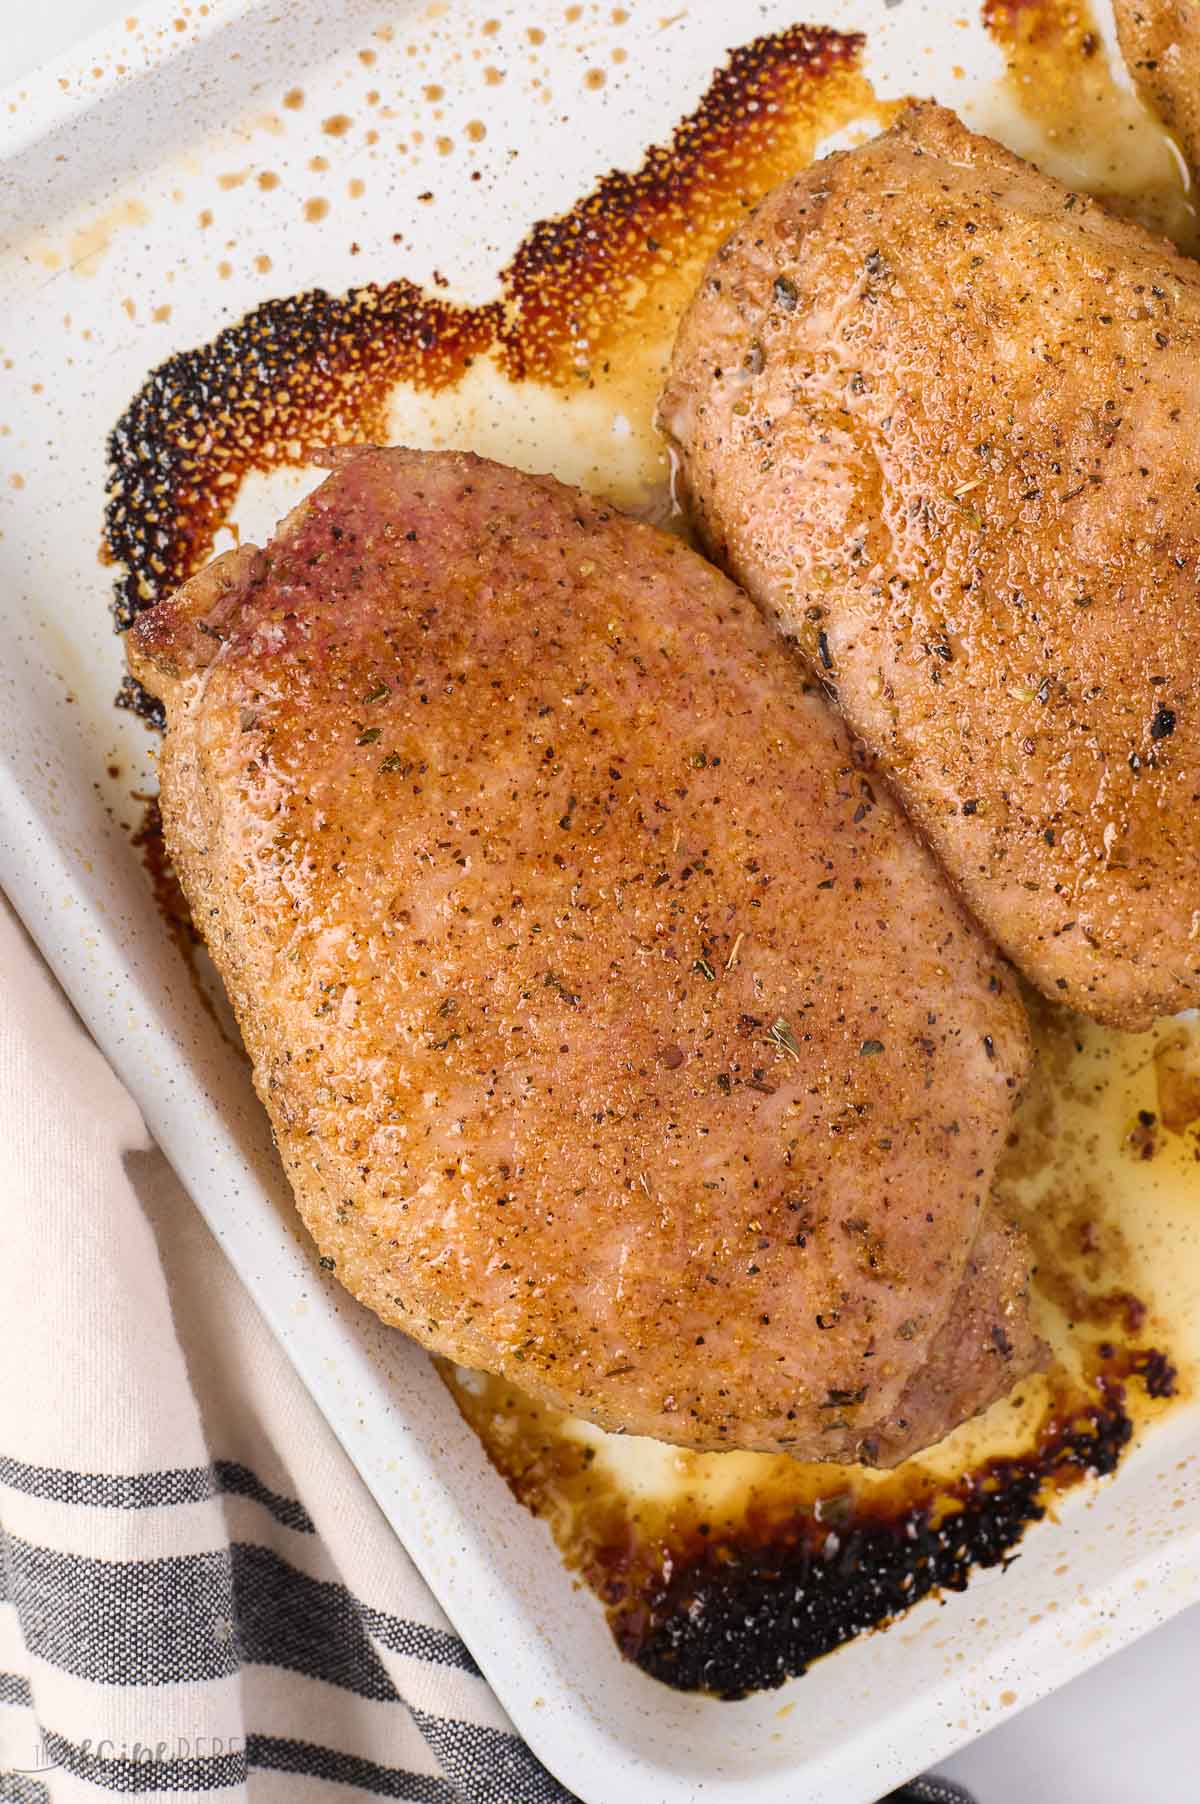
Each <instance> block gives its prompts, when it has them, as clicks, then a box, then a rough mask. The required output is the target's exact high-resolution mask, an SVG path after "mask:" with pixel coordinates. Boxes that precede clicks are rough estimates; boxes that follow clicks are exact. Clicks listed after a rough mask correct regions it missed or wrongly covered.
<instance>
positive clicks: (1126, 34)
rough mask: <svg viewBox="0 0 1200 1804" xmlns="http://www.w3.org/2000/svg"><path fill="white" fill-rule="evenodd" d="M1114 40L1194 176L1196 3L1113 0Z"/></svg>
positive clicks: (1198, 102)
mask: <svg viewBox="0 0 1200 1804" xmlns="http://www.w3.org/2000/svg"><path fill="white" fill-rule="evenodd" d="M1113 16H1114V18H1115V20H1116V25H1117V38H1118V41H1119V43H1120V45H1121V50H1122V53H1123V54H1124V57H1125V61H1126V62H1127V63H1128V64H1129V69H1130V73H1131V74H1132V76H1133V79H1134V81H1135V82H1136V83H1137V85H1138V88H1139V89H1140V91H1141V93H1142V96H1143V98H1144V99H1145V100H1146V101H1147V102H1148V104H1149V105H1150V106H1151V107H1153V109H1154V111H1155V112H1156V113H1157V114H1158V116H1159V118H1160V119H1161V120H1162V122H1163V124H1164V125H1165V126H1166V127H1167V130H1168V131H1170V132H1171V133H1172V134H1173V135H1174V137H1175V139H1176V141H1177V142H1178V145H1179V148H1180V150H1181V151H1182V152H1183V155H1184V156H1185V157H1186V159H1187V161H1188V163H1189V165H1190V166H1191V169H1192V172H1193V174H1195V172H1196V171H1197V170H1200V0H1113Z"/></svg>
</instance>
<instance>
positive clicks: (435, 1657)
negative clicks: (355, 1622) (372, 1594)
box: [357, 1603, 480, 1678]
mask: <svg viewBox="0 0 1200 1804" xmlns="http://www.w3.org/2000/svg"><path fill="white" fill-rule="evenodd" d="M357 1608H358V1615H359V1620H360V1621H361V1622H362V1625H363V1627H364V1628H365V1629H366V1631H367V1634H368V1635H370V1636H371V1637H372V1639H373V1640H375V1641H378V1642H381V1643H382V1645H383V1646H384V1647H386V1648H387V1650H388V1652H389V1653H393V1654H407V1655H409V1656H410V1658H412V1659H414V1660H430V1661H434V1662H436V1664H437V1665H439V1666H456V1667H458V1669H459V1671H460V1672H468V1673H472V1674H473V1675H474V1676H475V1677H476V1678H478V1677H480V1672H479V1668H478V1667H477V1666H476V1664H475V1662H474V1660H472V1658H471V1656H470V1654H469V1653H468V1652H467V1650H466V1648H465V1647H464V1645H463V1643H462V1642H461V1641H460V1640H459V1638H458V1636H457V1635H452V1634H450V1633H449V1631H448V1630H446V1629H435V1628H432V1627H431V1626H430V1625H429V1624H428V1623H427V1622H406V1621H405V1619H404V1617H402V1616H388V1615H387V1614H386V1613H385V1612H384V1611H383V1610H373V1609H372V1608H371V1606H370V1605H369V1604H364V1603H359V1604H358V1606H357Z"/></svg>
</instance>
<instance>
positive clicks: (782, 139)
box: [106, 25, 892, 725]
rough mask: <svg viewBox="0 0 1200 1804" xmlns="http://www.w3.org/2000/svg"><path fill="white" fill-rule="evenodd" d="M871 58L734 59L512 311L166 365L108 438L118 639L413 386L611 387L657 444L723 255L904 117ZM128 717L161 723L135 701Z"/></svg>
mask: <svg viewBox="0 0 1200 1804" xmlns="http://www.w3.org/2000/svg"><path fill="white" fill-rule="evenodd" d="M862 49H863V39H862V38H861V36H859V35H857V34H850V35H847V34H843V33H841V32H837V31H832V30H828V29H825V28H821V27H813V26H806V25H796V26H792V27H790V28H789V29H788V30H786V31H783V32H779V33H778V34H776V35H774V36H770V37H763V38H758V39H756V40H755V41H754V42H753V43H751V44H748V45H746V46H745V47H744V48H742V49H740V50H736V51H734V52H733V53H732V55H731V57H730V59H729V61H728V63H727V64H726V65H725V67H723V68H722V69H720V70H719V71H718V72H717V73H716V74H715V76H714V78H713V80H712V83H711V85H710V87H709V89H708V92H707V93H706V94H705V96H704V98H703V99H702V101H701V102H700V105H699V106H698V108H697V109H696V111H695V112H694V113H693V114H691V115H690V116H689V117H688V118H687V119H685V120H684V121H683V123H682V124H681V125H679V126H678V127H677V129H676V131H675V133H674V134H673V136H672V138H671V141H670V143H669V144H668V145H665V146H656V147H654V148H652V149H651V150H649V151H648V152H647V153H646V155H645V157H644V158H643V160H642V163H641V164H640V166H639V167H638V168H637V169H636V170H635V171H634V172H633V173H632V174H624V173H619V172H614V173H613V174H611V175H608V176H606V177H605V178H604V179H603V180H602V181H601V182H600V183H599V184H598V185H597V187H596V188H595V189H594V190H593V191H592V192H591V193H590V194H588V195H586V196H585V197H584V198H583V199H582V200H581V201H580V202H579V203H578V204H577V205H576V206H575V207H574V208H573V209H572V210H571V212H570V213H568V214H565V215H564V216H563V217H562V218H559V219H554V220H549V221H544V222H542V223H540V224H537V225H535V226H534V227H533V228H532V229H531V231H530V232H529V233H528V235H527V237H526V239H525V241H524V243H523V244H522V245H521V246H520V247H519V249H518V250H517V252H516V255H515V256H514V257H513V259H512V262H511V263H510V264H509V265H508V267H507V268H506V269H505V270H503V271H502V272H501V275H500V279H499V295H498V298H497V299H496V300H495V301H493V302H490V303H488V304H486V305H484V306H479V307H461V306H456V305H454V304H453V303H452V302H449V301H446V300H443V299H440V298H437V297H434V296H431V295H429V294H426V293H424V292H423V291H422V290H420V289H418V288H416V287H415V286H414V285H413V284H412V283H411V282H408V281H406V280H404V279H403V278H399V279H397V280H395V281H392V282H388V283H386V284H383V285H380V286H376V285H374V284H372V285H368V286H366V287H363V288H359V289H355V290H352V291H351V292H350V293H349V294H346V295H340V296H334V295H330V294H327V293H326V292H325V291H324V290H322V289H311V290H309V291H308V292H306V293H304V294H298V295H293V296H290V297H288V298H287V299H283V300H274V301H267V302H265V303H264V304H263V305H262V306H260V307H256V308H255V309H254V311H253V312H252V313H250V314H248V315H247V316H246V318H245V319H243V320H241V321H240V322H239V323H238V324H236V325H234V326H230V327H229V328H228V329H227V330H226V331H224V332H222V333H220V334H219V335H218V337H217V338H215V339H214V340H213V341H212V342H211V343H210V344H207V345H204V346H202V347H200V348H199V349H197V350H193V351H185V352H181V353H179V354H178V355H176V356H174V357H171V358H169V359H168V361H167V362H166V363H164V364H162V365H160V367H159V368H158V369H156V370H155V371H154V372H153V373H152V375H151V376H150V378H149V380H148V381H147V382H146V383H145V385H144V386H143V388H142V389H141V390H140V391H139V393H138V394H137V395H136V396H135V397H134V399H133V401H132V402H131V404H130V406H129V407H128V408H127V409H126V411H125V413H124V414H123V415H122V417H121V419H120V420H119V421H118V422H117V425H116V426H115V427H114V429H113V432H112V434H111V437H110V440H109V447H108V457H109V478H108V506H107V511H106V547H107V552H108V555H109V557H110V558H111V559H112V561H113V562H114V563H115V564H116V565H117V566H118V567H119V568H120V570H121V575H120V576H119V578H118V580H117V583H116V590H115V596H114V603H113V609H114V617H115V620H116V624H117V628H118V630H121V631H123V630H124V629H125V628H126V627H128V625H129V624H130V622H131V621H132V619H133V618H134V616H135V615H136V614H138V613H139V612H140V611H141V610H142V609H143V608H146V607H150V606H152V605H153V603H154V602H155V601H157V600H159V599H160V597H162V596H163V595H167V594H170V593H171V591H172V590H173V589H175V588H177V587H178V586H179V584H180V583H181V582H183V581H185V580H186V578H187V577H188V576H190V575H192V574H193V573H194V571H196V570H197V569H198V568H199V567H200V566H201V565H202V564H203V563H204V562H205V560H206V558H207V557H208V555H209V554H210V552H211V549H212V545H213V540H214V537H215V535H216V533H217V531H218V530H219V528H220V527H221V526H222V525H223V524H224V522H225V521H226V519H227V518H228V516H229V513H230V510H231V509H232V507H233V504H234V502H235V500H236V498H237V493H238V488H239V485H240V483H241V481H242V478H243V477H245V476H246V475H248V474H250V473H251V472H253V471H271V470H277V469H281V468H285V467H292V468H295V467H300V466H303V465H304V464H306V463H311V462H312V459H313V453H314V452H315V451H317V450H319V449H321V448H323V447H326V446H330V445H344V444H353V443H363V442H367V443H369V442H371V441H373V440H375V441H378V440H381V439H385V438H386V437H387V429H386V427H387V417H388V402H389V396H390V395H391V393H392V391H393V390H394V389H395V388H396V387H397V386H398V385H401V384H403V385H407V386H409V387H412V388H417V389H422V390H426V391H438V390H441V389H445V388H447V387H450V386H452V385H453V384H455V383H457V382H459V381H460V380H461V379H462V377H463V376H464V375H465V373H466V372H467V370H468V369H469V368H470V367H471V365H472V364H473V363H474V362H475V361H476V360H477V359H478V358H480V357H481V356H484V355H490V356H491V357H492V358H493V359H494V361H495V362H496V363H497V365H498V366H499V370H500V372H501V374H502V375H503V376H504V377H505V378H506V379H508V380H509V381H512V382H522V381H532V380H536V381H538V382H540V383H543V384H547V385H552V386H556V387H565V388H568V389H571V390H575V389H578V388H579V387H580V386H581V385H587V386H590V387H593V388H594V387H596V386H599V385H603V384H606V383H608V384H611V385H613V386H614V387H616V388H619V389H620V390H621V391H622V393H623V394H626V393H628V394H629V395H630V396H631V400H632V405H633V406H634V407H635V410H637V411H639V412H640V415H641V419H640V422H639V423H640V424H641V425H642V427H643V429H644V430H645V431H647V432H649V430H650V416H651V413H652V410H653V399H654V396H655V394H656V393H657V389H658V385H659V377H660V376H661V374H662V370H663V368H664V367H665V361H666V357H667V353H668V351H669V347H670V342H671V338H672V336H673V333H674V327H675V322H676V320H677V318H678V315H679V312H680V310H681V308H682V306H683V304H684V302H685V301H686V299H687V296H688V294H689V292H690V290H691V288H692V286H693V285H694V282H695V279H696V277H697V275H698V273H699V270H700V268H701V267H702V265H703V263H704V261H705V259H706V258H707V257H708V255H709V254H710V252H711V251H712V249H713V248H714V246H715V245H716V244H717V243H718V242H719V241H720V239H721V238H722V237H723V236H724V235H725V234H726V233H727V232H728V231H729V230H731V229H732V227H733V226H734V225H735V224H736V223H737V222H738V221H739V219H740V218H741V217H742V216H743V215H744V213H745V211H746V209H747V208H748V207H750V206H752V205H753V203H754V201H755V200H757V199H758V198H759V196H760V195H761V194H763V193H764V192H765V191H766V190H767V189H768V188H769V187H771V186H772V185H773V183H774V182H776V181H778V180H780V179H781V178H782V177H783V176H784V175H785V174H786V173H787V172H788V171H789V170H792V169H795V168H797V167H799V166H801V165H802V164H804V163H806V162H808V161H809V160H811V157H812V155H813V152H814V150H815V149H816V147H817V145H818V143H819V142H820V140H821V139H822V137H824V136H826V135H827V134H828V133H830V132H832V131H835V130H837V129H839V128H840V127H841V126H844V125H846V124H848V123H850V122H851V121H852V120H854V119H856V118H861V117H865V116H869V117H873V118H875V119H876V120H877V121H882V120H883V119H884V118H885V117H886V116H887V115H888V114H889V113H890V111H891V110H892V109H889V108H884V107H881V106H880V105H879V103H878V102H877V101H876V100H875V97H874V94H873V92H872V90H871V88H870V86H869V84H868V83H867V81H866V79H865V78H864V77H863V75H862V73H861V70H860V67H859V62H860V57H861V53H862ZM122 700H123V702H124V703H125V704H126V705H129V706H132V707H134V708H136V709H137V710H138V711H139V712H141V713H143V714H145V715H146V716H147V718H149V719H150V720H151V721H152V722H155V723H156V724H159V725H161V710H160V709H159V707H158V704H157V702H155V701H154V700H153V699H152V698H150V697H147V696H146V695H145V694H144V693H143V692H141V691H139V690H138V689H137V687H136V686H135V685H133V684H132V683H127V684H126V686H125V689H124V691H123V695H122Z"/></svg>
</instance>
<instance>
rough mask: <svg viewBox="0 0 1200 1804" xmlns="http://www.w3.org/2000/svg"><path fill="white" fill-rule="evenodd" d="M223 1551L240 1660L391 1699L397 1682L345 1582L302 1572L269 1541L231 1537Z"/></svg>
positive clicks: (369, 1696) (391, 1701)
mask: <svg viewBox="0 0 1200 1804" xmlns="http://www.w3.org/2000/svg"><path fill="white" fill-rule="evenodd" d="M230 1551H231V1553H232V1555H233V1588H234V1598H235V1602H236V1606H237V1624H238V1635H239V1639H240V1641H241V1649H242V1658H243V1659H244V1660H246V1661H249V1662H254V1663H256V1664H258V1665H261V1666H283V1667H287V1668H288V1669H289V1670H290V1671H292V1672H300V1673H304V1674H305V1675H306V1676H307V1677H308V1678H310V1679H324V1680H325V1681H326V1683H327V1684H330V1685H340V1686H342V1687H343V1689H344V1690H346V1691H356V1692H357V1693H358V1695H359V1696H360V1697H365V1698H377V1699H380V1700H383V1701H386V1702H388V1703H394V1702H395V1701H396V1698H397V1696H398V1693H397V1691H396V1688H395V1686H394V1685H393V1684H392V1682H391V1680H390V1679H389V1678H388V1676H387V1673H386V1672H385V1671H384V1668H383V1664H382V1662H381V1661H380V1659H379V1656H378V1654H376V1652H375V1650H374V1648H373V1647H372V1646H371V1643H370V1642H369V1641H368V1640H367V1637H366V1635H365V1634H364V1633H363V1626H362V1622H361V1620H360V1618H359V1614H358V1609H357V1607H356V1605H355V1602H354V1599H353V1598H352V1597H351V1595H350V1593H349V1592H348V1591H347V1590H346V1587H345V1586H344V1585H335V1584H330V1583H327V1582H325V1581H322V1580H320V1579H313V1578H309V1577H308V1575H307V1573H303V1572H297V1570H296V1568H295V1567H294V1566H291V1565H289V1564H288V1562H287V1561H286V1560H281V1559H280V1557H279V1555H278V1554H277V1553H272V1552H271V1550H270V1548H268V1547H255V1546H250V1545H247V1544H246V1543H244V1542H236V1541H235V1542H234V1544H233V1546H232V1548H231V1549H230Z"/></svg>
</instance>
